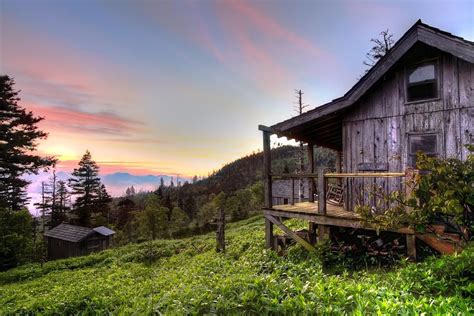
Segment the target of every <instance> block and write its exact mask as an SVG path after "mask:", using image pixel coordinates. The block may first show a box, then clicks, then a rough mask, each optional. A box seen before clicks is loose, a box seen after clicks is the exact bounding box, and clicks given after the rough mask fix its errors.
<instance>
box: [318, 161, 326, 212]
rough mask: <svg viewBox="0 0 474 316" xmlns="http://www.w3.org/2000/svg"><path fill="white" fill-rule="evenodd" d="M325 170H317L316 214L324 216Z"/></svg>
mask: <svg viewBox="0 0 474 316" xmlns="http://www.w3.org/2000/svg"><path fill="white" fill-rule="evenodd" d="M324 171H325V168H318V213H319V214H321V215H326V178H324Z"/></svg>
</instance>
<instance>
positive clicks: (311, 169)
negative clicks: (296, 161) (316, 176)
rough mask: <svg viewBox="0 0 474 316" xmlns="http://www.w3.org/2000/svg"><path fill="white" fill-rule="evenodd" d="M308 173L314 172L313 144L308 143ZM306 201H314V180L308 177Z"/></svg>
mask: <svg viewBox="0 0 474 316" xmlns="http://www.w3.org/2000/svg"><path fill="white" fill-rule="evenodd" d="M307 150H308V170H307V172H308V173H314V144H312V143H308V148H307ZM308 201H309V202H314V180H313V178H308Z"/></svg>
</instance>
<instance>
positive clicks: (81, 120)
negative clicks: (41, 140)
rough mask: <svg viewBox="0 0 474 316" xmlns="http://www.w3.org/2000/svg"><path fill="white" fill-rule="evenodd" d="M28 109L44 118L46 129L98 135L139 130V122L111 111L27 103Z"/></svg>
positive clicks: (124, 133) (119, 133) (43, 123)
mask: <svg viewBox="0 0 474 316" xmlns="http://www.w3.org/2000/svg"><path fill="white" fill-rule="evenodd" d="M27 109H28V110H31V111H33V112H34V113H35V114H36V115H39V116H42V117H44V118H45V120H44V122H42V125H43V126H44V127H46V128H47V129H52V130H56V131H58V130H62V131H70V132H74V133H95V134H99V135H128V134H129V133H130V132H135V131H138V130H140V128H141V127H140V124H141V123H140V122H138V121H136V120H132V119H127V118H124V117H121V116H119V115H117V114H115V113H111V112H95V113H91V112H86V111H82V110H78V109H71V108H66V107H50V106H42V105H28V106H27Z"/></svg>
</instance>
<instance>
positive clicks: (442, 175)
mask: <svg viewBox="0 0 474 316" xmlns="http://www.w3.org/2000/svg"><path fill="white" fill-rule="evenodd" d="M467 148H468V149H469V151H470V154H469V155H468V157H467V159H466V160H465V161H461V160H459V159H455V158H448V159H440V158H432V157H428V156H426V155H425V154H423V153H419V154H418V157H417V167H418V168H419V169H420V170H422V172H421V174H418V175H416V176H415V177H414V179H411V180H409V181H408V182H407V183H406V185H407V186H411V187H412V188H413V195H412V196H405V194H402V193H400V192H399V191H394V192H391V193H390V194H389V195H386V194H384V192H383V190H381V189H380V188H374V190H373V191H372V194H374V195H376V196H377V197H382V199H383V201H384V203H383V205H390V207H388V208H385V209H384V210H383V212H374V210H373V207H372V206H369V205H364V206H357V207H356V212H357V213H359V214H360V215H361V216H362V218H363V219H364V220H365V221H367V222H368V223H370V224H372V225H374V226H376V228H377V229H383V228H397V227H403V226H408V227H413V228H416V229H417V230H421V231H424V230H425V229H426V228H427V226H429V225H430V224H432V223H433V222H434V221H436V220H439V219H440V216H446V217H447V218H448V219H447V221H446V220H445V221H446V222H447V223H449V224H451V225H456V226H457V231H459V232H460V233H462V236H463V237H464V238H465V240H469V239H470V238H471V232H472V230H473V228H474V213H473V212H474V154H473V151H474V146H467ZM407 207H408V208H410V211H408V212H407Z"/></svg>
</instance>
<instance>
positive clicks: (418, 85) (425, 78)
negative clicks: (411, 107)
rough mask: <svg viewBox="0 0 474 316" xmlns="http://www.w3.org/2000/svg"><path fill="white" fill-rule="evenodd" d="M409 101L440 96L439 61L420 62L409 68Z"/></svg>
mask: <svg viewBox="0 0 474 316" xmlns="http://www.w3.org/2000/svg"><path fill="white" fill-rule="evenodd" d="M406 82H407V102H414V101H421V100H427V99H435V98H437V97H438V63H437V62H436V61H432V62H426V63H422V64H418V65H416V66H414V67H411V68H408V69H407V80H406Z"/></svg>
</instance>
